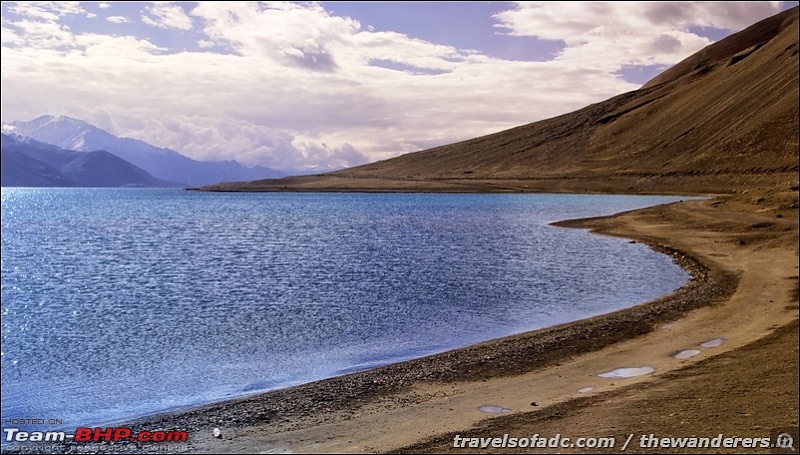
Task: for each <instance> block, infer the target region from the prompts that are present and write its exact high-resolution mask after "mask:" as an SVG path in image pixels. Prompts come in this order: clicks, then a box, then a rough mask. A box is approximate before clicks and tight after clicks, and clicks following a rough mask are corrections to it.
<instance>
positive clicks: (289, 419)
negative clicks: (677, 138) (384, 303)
mask: <svg viewBox="0 0 800 455" xmlns="http://www.w3.org/2000/svg"><path fill="white" fill-rule="evenodd" d="M715 204H716V205H715ZM719 204H720V202H719V201H717V202H712V201H710V200H708V201H694V202H691V203H676V204H669V205H665V206H656V207H651V208H646V209H641V210H636V211H633V212H626V213H620V214H616V215H612V216H609V217H602V218H596V219H586V220H570V221H563V222H559V223H554V224H555V225H558V226H564V227H576V228H590V229H593V230H595V231H597V232H599V233H601V234H607V235H618V236H624V237H626V238H630V239H634V240H636V241H641V242H646V243H647V244H648V245H650V246H651V247H652V248H653V249H655V250H656V251H659V252H662V253H665V254H668V255H670V256H671V257H672V258H673V260H674V261H675V262H676V263H677V264H679V265H680V266H681V267H683V268H684V269H686V270H687V271H689V272H690V274H691V276H692V278H691V280H690V281H689V283H687V284H686V285H685V286H683V287H682V288H681V289H679V290H678V291H676V292H674V293H672V294H670V295H668V296H665V297H662V298H660V299H657V300H655V301H651V302H647V303H644V304H641V305H638V306H635V307H631V308H628V309H624V310H620V311H617V312H614V313H609V314H605V315H601V316H597V317H593V318H589V319H584V320H579V321H575V322H572V323H567V324H562V325H559V326H555V327H550V328H545V329H541V330H536V331H533V332H526V333H522V334H518V335H513V336H509V337H505V338H500V339H496V340H491V341H487V342H483V343H479V344H476V345H471V346H468V347H464V348H460V349H456V350H453V351H448V352H444V353H440V354H436V355H432V356H428V357H424V358H420V359H414V360H409V361H405V362H402V363H397V364H392V365H387V366H384V367H379V368H376V369H372V370H368V371H363V372H358V373H353V374H348V375H345V376H339V377H334V378H330V379H325V380H322V381H317V382H313V383H309V384H304V385H299V386H296V387H291V388H287V389H281V390H276V391H271V392H266V393H263V394H258V395H253V396H250V397H245V398H239V399H233V400H230V401H225V402H219V403H215V404H211V405H205V406H201V407H197V408H194V409H190V410H181V411H176V412H172V413H165V414H160V415H155V416H150V417H147V418H144V419H140V420H137V421H134V422H131V423H129V424H126V426H130V427H132V428H133V429H134V430H146V431H154V430H181V431H187V432H188V433H189V441H188V443H187V444H181V445H176V446H173V447H172V449H174V451H181V452H183V451H187V452H206V451H208V452H214V451H223V452H243V453H247V452H256V451H263V450H284V451H293V450H297V451H300V450H311V451H321V452H327V451H335V452H352V451H356V450H355V447H360V449H359V450H357V451H367V452H382V451H387V450H400V451H403V450H404V449H403V447H405V448H406V449H409V450H412V451H434V452H439V451H442V450H445V449H447V447H448V446H447V444H446V441H447V439H446V437H445V436H442V435H447V434H449V433H448V430H451V429H454V428H464V429H465V430H466V429H469V428H474V427H473V426H472V425H473V424H474V423H476V422H482V421H487V420H486V419H487V418H489V417H491V416H485V415H484V416H477V417H476V416H474V415H473V416H470V417H469V418H468V419H467V420H466V421H461V420H459V419H453V420H454V422H451V423H448V425H442V428H441V429H439V428H427V429H426V430H427V431H418V433H420V434H417V435H414V434H408V433H409V432H408V431H407V430H408V429H407V428H406V429H405V430H403V429H402V428H398V429H397V431H399V432H400V433H405V434H402V435H401V437H396V436H391V437H389V438H388V439H386V438H384V440H380V441H375V444H369V445H368V444H365V441H369V440H371V439H373V438H372V436H371V434H377V433H381V434H383V433H384V431H383V430H379V429H378V427H380V426H381V425H383V426H386V425H387V424H386V422H388V421H391V420H392V419H395V420H397V419H400V420H401V421H408V420H409V418H408V416H409V415H413V416H418V415H419V416H420V417H422V416H423V415H424V414H426V413H428V410H429V409H433V408H435V406H434V405H435V404H436V403H439V402H441V401H442V400H450V399H453V400H454V402H456V403H458V400H462V401H463V400H464V399H465V397H469V396H470V394H471V392H470V390H471V389H470V388H471V387H472V385H475V384H477V385H478V386H479V387H482V385H481V384H487V383H489V384H491V383H493V382H499V381H506V380H507V381H516V382H519V381H521V380H527V379H526V378H527V377H528V376H529V375H536V374H540V373H541V374H543V375H544V374H547V373H548V372H551V371H553V370H559V369H565V368H569V365H570V363H571V362H572V360H573V359H582V358H586V357H592V356H594V357H599V358H603V357H605V356H606V354H605V352H606V351H608V349H618V347H619V346H624V345H626V344H633V345H634V346H636V345H637V344H638V343H640V341H639V340H643V339H645V338H647V337H648V334H653V333H654V332H659V331H661V327H662V326H664V325H665V324H666V323H668V322H672V321H679V320H682V319H683V318H686V317H687V315H689V314H690V313H691V314H694V313H695V312H696V311H697V310H698V309H701V308H703V309H708V311H711V312H712V313H713V312H714V311H718V312H720V313H722V312H723V310H715V309H714V308H716V307H717V306H725V305H727V304H728V303H726V302H730V301H731V300H735V298H733V296H734V294H735V293H736V292H737V290H741V287H742V286H741V282H740V281H741V278H742V273H743V272H742V271H740V270H736V269H731V268H730V267H726V266H724V265H720V264H718V263H717V262H716V261H715V260H713V258H712V257H711V256H713V255H714V254H715V253H712V254H711V256H709V254H708V252H706V251H702V249H698V248H694V247H693V246H692V245H681V244H680V243H681V242H674V241H668V239H667V238H665V237H664V236H662V235H652V234H650V233H648V232H647V231H646V230H637V229H631V222H632V221H636V222H638V223H639V225H642V226H651V227H652V226H654V225H655V224H654V223H653V220H654V219H662V218H663V217H664V215H665V214H670V213H671V215H670V216H667V218H669V219H671V220H672V222H677V223H678V224H682V225H683V227H684V228H687V229H697V230H698V231H700V232H709V231H719V233H718V234H717V236H716V237H717V239H716V240H712V241H713V242H715V243H716V242H717V240H720V241H722V240H723V237H725V239H724V241H725V245H726V248H747V247H751V245H750V240H749V239H750V237H753V233H752V232H749V231H748V229H749V230H754V234H755V236H760V237H764V238H763V239H761V240H759V242H761V241H762V240H763V241H767V242H774V241H775V240H776V239H778V240H779V243H780V245H778V246H777V248H781V247H783V246H785V245H786V241H787V240H786V239H787V238H789V237H787V236H791V235H793V234H792V233H794V235H795V238H796V233H797V216H796V213H797V211H796V209H795V210H794V216H793V217H791V218H790V219H783V220H780V221H781V222H780V223H771V224H770V225H769V226H767V225H766V224H764V223H762V224H764V225H765V227H763V228H752V226H753V225H757V224H758V223H752V222H751V221H753V220H752V219H751V218H753V217H756V218H759V219H761V218H763V217H761V216H760V215H757V214H756V215H754V214H752V211H750V210H746V211H745V215H742V216H743V217H744V221H743V222H744V223H745V225H746V226H748V227H747V229H744V230H742V229H733V228H732V227H731V226H728V225H725V226H710V227H711V229H709V224H708V223H707V222H706V220H702V222H701V223H700V224H699V225H697V224H698V223H697V221H698V220H697V219H694V220H692V219H686V220H683V219H682V217H683V216H684V215H686V214H688V213H692V211H695V212H698V213H700V212H702V213H703V215H704V216H705V215H708V214H712V213H713V211H716V210H717V208H718V205H719ZM687 206H688V208H687ZM676 207H683V208H682V209H677V208H676ZM701 207H702V208H701ZM676 212H680V213H676ZM739 212H741V210H740V207H735V208H734V209H733V210H730V211H727V212H726V213H728V214H729V215H726V216H727V217H728V218H736V217H737V216H735V213H739ZM748 212H749V213H748ZM731 214H734V215H731ZM722 218H725V217H722ZM728 221H729V220H728ZM728 221H725V222H726V223H728ZM735 223H739V224H742V220H736V221H735ZM673 231H674V229H673V230H672V231H671V230H670V229H669V228H667V232H670V237H674V236H675V232H673ZM745 231H748V232H745ZM765 231H766V232H767V234H766V236H765ZM743 235H744V236H749V237H748V240H747V241H746V240H742V239H739V237H742V236H743ZM731 236H732V238H731ZM790 244H791V243H790ZM755 246H757V247H758V248H763V245H760V246H758V242H756V243H754V245H753V246H752V247H755ZM770 248H771V249H772V248H775V245H772V246H770ZM787 252H788V253H789V255H790V256H791V255H794V257H795V258H796V256H797V252H796V248H795V251H791V248H789V249H788V250H787ZM795 260H796V259H795ZM745 273H746V271H745ZM794 273H795V274H796V269H795V272H794ZM786 298H787V299H791V298H792V297H791V296H788V295H787V296H786ZM794 298H795V299H796V296H795V297H794ZM787 308H788V307H787ZM792 311H794V313H796V305H795V308H794V310H791V309H789V310H788V316H785V315H784V316H781V318H783V319H785V322H784V324H783V325H784V326H785V324H786V323H791V321H792V319H793V318H792V317H791V316H792ZM794 319H795V320H796V316H795V317H794ZM773 326H774V327H772V328H773V329H775V328H777V326H776V325H774V324H773ZM795 332H796V330H795ZM677 333H679V332H676V334H677ZM668 336H672V334H668ZM751 338H752V337H751ZM759 338H763V337H756V338H755V340H758V339H759ZM752 341H753V340H749V341H748V342H747V343H752ZM747 343H744V344H747ZM739 344H740V345H741V344H742V343H739ZM735 347H741V346H735V345H733V344H732V345H731V349H733V348H735ZM723 352H724V351H720V354H723ZM565 364H566V366H564V365H565ZM795 365H796V362H795ZM581 368H582V369H585V367H581ZM676 368H677V369H678V371H680V368H683V367H681V366H678V367H672V368H669V369H668V370H675V369H676ZM665 369H666V368H665ZM665 374H669V372H668V371H666V372H665ZM558 377H559V378H561V375H560V374H559V375H558ZM648 380H657V379H648ZM620 382H624V381H620ZM504 384H505V383H504ZM612 385H613V384H612ZM503 387H506V386H503ZM795 387H796V386H795ZM462 389H463V390H462ZM559 393H560V392H559ZM613 393H618V391H615V390H609V391H606V390H598V394H596V395H593V396H592V397H591V398H592V399H588V398H589V397H580V396H576V395H575V394H574V393H573V394H571V395H569V394H566V395H565V394H564V393H561V395H564V396H561V395H559V396H558V397H556V396H555V395H553V397H552V399H547V398H545V400H544V401H543V402H542V403H541V404H542V406H541V407H539V408H538V409H534V408H530V409H534V410H533V411H530V410H527V412H526V411H525V410H522V409H519V407H516V409H517V411H515V414H513V415H512V416H503V417H498V418H493V417H492V419H491V421H490V422H498V424H499V422H502V421H503V420H502V419H505V418H506V417H509V418H510V417H514V418H517V419H519V418H521V416H526V415H527V414H532V413H533V414H536V413H538V414H540V415H544V414H543V413H547V412H548V410H550V412H556V411H554V410H558V409H561V408H562V407H564V406H567V407H570V406H572V407H573V408H576V409H577V408H581V407H586V406H589V405H590V404H589V403H590V402H594V403H595V404H596V400H597V399H599V398H597V397H602V396H605V395H608V394H613ZM794 394H795V395H796V390H795V391H794ZM496 395H497V394H496V393H495V395H492V394H491V393H488V394H487V395H486V396H487V397H492V396H496ZM568 395H569V396H568ZM533 396H536V395H533ZM593 400H594V401H593ZM448 403H450V404H448V406H457V404H456V405H453V404H452V403H453V402H452V401H449V402H448ZM569 403H572V404H571V405H570V404H569ZM581 403H583V404H581ZM452 410H453V408H450V411H452ZM408 412H411V414H408ZM432 412H434V411H432ZM793 412H794V424H795V425H796V423H797V418H796V407H795V411H793ZM404 413H405V414H404ZM790 414H791V411H790ZM559 415H561V414H559ZM384 416H387V417H385V419H388V420H385V421H384V422H379V417H380V418H384ZM403 416H405V417H403ZM789 417H790V420H791V417H792V416H791V415H790V416H789ZM437 419H441V416H439V417H435V416H434V420H433V421H434V422H438V421H439V420H437ZM373 421H374V422H375V423H374V426H375V428H372V427H371V423H370V422H373ZM487 422H489V421H487ZM791 423H792V422H789V424H791ZM419 425H420V426H424V425H426V424H425V419H424V418H420V422H419ZM465 425H466V426H465ZM428 426H430V425H428ZM214 428H220V429H221V432H222V438H220V439H217V438H214V437H213V436H212V430H213V429H214ZM347 428H360V429H363V434H356V433H360V430H358V431H353V432H348V430H347ZM387 428H391V427H387ZM501 428H502V426H501ZM343 431H344V432H343ZM437 437H438V438H439V439H437ZM442 438H445V439H442ZM379 439H380V438H379ZM409 444H411V445H409ZM70 446H71V445H70ZM70 446H67V447H65V449H66V450H65V451H71V450H72V449H75V447H74V446H72V447H70ZM109 449H112V450H113V448H111V447H109ZM135 450H138V451H148V450H152V447H150V448H148V447H147V446H142V445H139V446H136V447H131V445H130V444H129V445H128V446H126V447H125V448H124V451H128V452H130V451H135ZM120 451H123V450H120ZM154 451H159V450H158V449H155V450H154Z"/></svg>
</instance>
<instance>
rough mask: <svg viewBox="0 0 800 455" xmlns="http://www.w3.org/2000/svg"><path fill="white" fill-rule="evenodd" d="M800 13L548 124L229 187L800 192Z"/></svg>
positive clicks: (766, 22)
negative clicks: (799, 174)
mask: <svg viewBox="0 0 800 455" xmlns="http://www.w3.org/2000/svg"><path fill="white" fill-rule="evenodd" d="M798 116H799V114H798V8H797V7H795V8H793V9H791V10H787V11H785V12H783V13H780V14H778V15H776V16H773V17H770V18H768V19H765V20H763V21H761V22H759V23H757V24H755V25H753V26H751V27H749V28H747V29H746V30H743V31H742V32H739V33H737V34H734V35H732V36H730V37H728V38H726V39H724V40H722V41H720V42H718V43H715V44H712V45H710V46H708V47H706V48H705V49H703V50H701V51H699V52H698V53H696V54H694V55H692V56H691V57H689V58H687V59H685V60H684V61H683V62H681V63H679V64H678V65H676V66H674V67H672V68H670V69H669V70H667V71H665V72H664V73H662V74H661V75H659V76H657V77H656V78H654V79H653V80H652V81H650V82H649V83H648V84H646V85H645V86H644V87H643V88H642V89H640V90H637V91H634V92H630V93H625V94H622V95H619V96H616V97H614V98H611V99H609V100H607V101H604V102H601V103H597V104H593V105H590V106H587V107H585V108H583V109H580V110H578V111H575V112H572V113H569V114H565V115H561V116H559V117H555V118H551V119H548V120H543V121H539V122H536V123H531V124H528V125H524V126H520V127H517V128H513V129H510V130H506V131H502V132H499V133H495V134H491V135H488V136H483V137H480V138H476V139H472V140H467V141H463V142H459V143H455V144H451V145H446V146H442V147H437V148H433V149H430V150H426V151H422V152H416V153H410V154H407V155H403V156H400V157H398V158H394V159H390V160H385V161H380V162H376V163H372V164H368V165H364V166H360V167H356V168H351V169H346V170H342V171H338V172H335V173H330V174H323V175H319V176H312V177H293V178H286V179H281V180H261V181H256V182H250V183H246V184H242V183H238V184H225V185H220V186H216V187H212V188H211V189H221V190H267V191H269V190H344V191H347V190H371V191H382V190H384V191H398V190H399V191H417V190H419V191H613V192H672V193H675V192H687V191H692V192H732V191H737V190H740V189H742V188H751V187H762V186H769V187H780V188H781V189H783V188H784V187H785V189H786V190H788V189H789V188H791V187H793V186H796V185H797V172H798Z"/></svg>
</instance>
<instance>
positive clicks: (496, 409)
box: [478, 404, 513, 414]
mask: <svg viewBox="0 0 800 455" xmlns="http://www.w3.org/2000/svg"><path fill="white" fill-rule="evenodd" d="M478 411H481V412H486V413H489V414H508V413H509V412H511V411H513V409H509V408H505V407H503V406H493V405H490V404H485V405H483V406H478Z"/></svg>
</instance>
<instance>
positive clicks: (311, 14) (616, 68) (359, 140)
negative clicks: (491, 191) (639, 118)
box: [0, 1, 797, 170]
mask: <svg viewBox="0 0 800 455" xmlns="http://www.w3.org/2000/svg"><path fill="white" fill-rule="evenodd" d="M795 5H797V2H641V3H637V2H619V3H614V2H609V3H597V2H517V3H513V2H384V1H381V2H319V3H317V2H302V3H301V2H288V3H284V2H210V1H209V2H116V1H115V2H2V6H1V7H0V8H1V10H2V53H0V59H1V62H0V77H1V80H0V90H2V96H1V97H0V104H1V105H2V110H1V114H2V122H3V123H8V122H11V121H14V120H23V121H27V120H32V119H34V118H36V117H38V116H41V115H45V114H50V115H66V116H70V117H74V118H78V119H81V120H84V121H86V122H89V123H91V124H93V125H96V126H98V127H100V128H102V129H104V130H106V131H108V132H110V133H112V134H114V135H117V136H120V137H130V138H135V139H140V140H143V141H145V142H148V143H150V144H153V145H156V146H159V147H166V148H171V149H173V150H176V151H178V152H180V153H182V154H184V155H187V156H189V157H192V158H195V159H198V160H223V159H235V160H237V161H239V162H241V163H243V164H245V165H249V166H252V165H256V164H259V165H263V166H268V167H271V168H275V169H283V170H291V169H323V170H324V169H326V168H328V167H331V168H335V167H343V166H345V167H349V166H355V165H359V164H363V163H367V162H372V161H377V160H381V159H386V158H390V157H393V156H397V155H400V154H403V153H408V152H413V151H418V150H424V149H427V148H430V147H434V146H438V145H444V144H449V143H453V142H457V141H460V140H465V139H470V138H474V137H479V136H483V135H486V134H490V133H493V132H497V131H502V130H504V129H508V128H511V127H515V126H519V125H523V124H527V123H530V122H534V121H537V120H542V119H546V118H550V117H554V116H556V115H560V114H564V113H567V112H571V111H573V110H576V109H579V108H581V107H584V106H586V105H588V104H591V103H595V102H599V101H603V100H605V99H608V98H610V97H612V96H615V95H618V94H620V93H623V92H627V91H631V90H636V89H638V88H639V87H641V86H642V84H644V83H645V82H647V81H648V80H649V79H651V78H652V77H654V76H656V75H657V74H658V73H660V72H661V71H663V70H664V69H666V68H669V67H670V66H672V65H674V64H675V63H677V62H679V61H680V60H682V59H683V58H685V57H688V56H689V55H691V54H693V53H694V52H696V51H698V50H700V49H702V48H703V47H705V46H707V45H708V44H711V43H713V42H714V41H717V40H720V39H722V38H724V37H725V36H728V35H730V34H732V33H734V32H736V31H739V30H742V29H744V28H746V27H747V26H749V25H751V24H753V23H755V22H757V21H759V20H761V19H763V18H766V17H769V16H771V15H774V14H776V13H778V12H780V11H783V10H785V9H788V8H790V7H793V6H795Z"/></svg>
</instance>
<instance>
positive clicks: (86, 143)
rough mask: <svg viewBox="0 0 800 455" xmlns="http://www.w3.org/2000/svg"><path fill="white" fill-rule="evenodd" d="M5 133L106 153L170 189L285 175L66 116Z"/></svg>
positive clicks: (47, 117) (16, 123)
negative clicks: (196, 156) (205, 157)
mask: <svg viewBox="0 0 800 455" xmlns="http://www.w3.org/2000/svg"><path fill="white" fill-rule="evenodd" d="M3 132H4V133H6V134H9V133H13V134H16V135H19V136H22V137H26V138H32V139H35V140H36V141H39V142H41V143H45V144H51V145H55V146H57V147H60V148H62V149H65V150H73V151H81V152H90V151H96V150H104V151H106V152H110V153H111V154H113V155H115V156H117V157H119V158H121V159H123V160H125V161H128V162H130V163H132V164H133V165H135V166H137V167H139V168H141V169H144V170H145V171H146V172H148V173H149V174H151V175H152V176H153V177H155V178H156V179H159V180H162V181H166V182H172V183H170V184H169V186H195V185H211V184H214V183H218V182H224V181H247V180H254V179H263V178H276V177H282V176H284V175H285V174H284V173H282V172H279V171H276V170H274V169H270V168H266V167H262V166H255V167H253V168H248V167H246V166H243V165H242V164H240V163H238V162H236V161H232V160H229V161H197V160H193V159H191V158H188V157H186V156H183V155H181V154H180V153H178V152H176V151H174V150H170V149H164V148H159V147H155V146H153V145H150V144H148V143H146V142H142V141H139V140H136V139H128V138H119V137H116V136H114V135H112V134H110V133H108V132H106V131H104V130H102V129H100V128H97V127H95V126H93V125H90V124H88V123H86V122H84V121H81V120H77V119H73V118H70V117H64V116H59V117H54V116H52V115H44V116H41V117H39V118H36V119H34V120H31V121H29V122H23V121H14V122H12V123H10V124H8V125H3ZM112 186H116V185H112Z"/></svg>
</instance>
